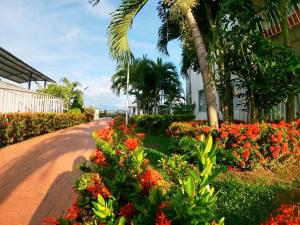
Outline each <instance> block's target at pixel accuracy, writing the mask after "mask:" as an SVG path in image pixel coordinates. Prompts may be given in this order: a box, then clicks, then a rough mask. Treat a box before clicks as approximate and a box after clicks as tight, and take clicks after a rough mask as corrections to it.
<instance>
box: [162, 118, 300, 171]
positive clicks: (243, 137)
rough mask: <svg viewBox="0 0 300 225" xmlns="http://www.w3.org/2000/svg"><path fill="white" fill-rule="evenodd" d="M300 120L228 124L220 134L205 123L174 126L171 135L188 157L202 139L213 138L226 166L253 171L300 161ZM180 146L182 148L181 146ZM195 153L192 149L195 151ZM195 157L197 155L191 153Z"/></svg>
mask: <svg viewBox="0 0 300 225" xmlns="http://www.w3.org/2000/svg"><path fill="white" fill-rule="evenodd" d="M299 124H300V120H299V119H298V120H296V121H295V122H293V123H285V122H283V121H282V122H280V123H256V124H242V123H240V124H226V123H223V124H221V126H220V129H219V130H216V129H215V128H213V127H208V126H206V125H203V124H202V123H195V122H192V123H188V122H184V123H180V122H177V123H173V124H171V126H170V127H169V129H168V131H167V133H168V134H169V135H170V136H172V137H173V138H174V139H175V140H177V141H175V143H176V144H177V145H176V147H177V151H179V152H182V153H186V149H185V148H186V147H187V144H184V145H183V147H180V143H181V142H186V140H187V137H189V138H190V139H189V141H188V142H189V145H192V143H193V142H196V140H197V139H198V140H199V139H200V138H201V136H202V135H204V136H208V135H212V136H213V138H214V140H215V141H216V142H217V143H218V144H219V145H218V156H219V157H218V160H219V161H220V163H222V164H228V165H232V166H235V167H238V168H242V169H252V168H254V167H255V166H257V165H258V164H261V165H263V166H267V165H268V164H269V163H270V162H272V161H274V160H275V161H282V160H285V159H287V158H290V157H295V158H299V157H300V147H299V144H300V128H299ZM178 143H179V144H178ZM191 151H193V150H192V148H191ZM190 154H191V155H193V154H195V153H193V152H190Z"/></svg>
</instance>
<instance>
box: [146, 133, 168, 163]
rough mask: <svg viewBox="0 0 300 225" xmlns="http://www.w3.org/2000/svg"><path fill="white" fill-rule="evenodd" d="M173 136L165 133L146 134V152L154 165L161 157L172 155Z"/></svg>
mask: <svg viewBox="0 0 300 225" xmlns="http://www.w3.org/2000/svg"><path fill="white" fill-rule="evenodd" d="M170 143H171V138H170V137H168V136H167V135H165V134H146V137H145V139H144V147H145V152H146V153H147V158H148V159H149V160H150V163H151V165H152V166H153V167H156V165H157V161H158V160H159V159H160V158H163V157H166V156H167V155H170V151H169V146H170Z"/></svg>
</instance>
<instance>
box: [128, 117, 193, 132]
mask: <svg viewBox="0 0 300 225" xmlns="http://www.w3.org/2000/svg"><path fill="white" fill-rule="evenodd" d="M194 118H195V116H194V115H145V114H144V115H136V116H133V117H132V121H133V122H134V123H135V124H136V125H137V127H139V128H141V129H142V130H144V131H147V132H153V133H155V132H163V131H164V130H165V129H167V128H168V127H169V126H170V124H171V123H172V122H176V121H191V120H193V119H194Z"/></svg>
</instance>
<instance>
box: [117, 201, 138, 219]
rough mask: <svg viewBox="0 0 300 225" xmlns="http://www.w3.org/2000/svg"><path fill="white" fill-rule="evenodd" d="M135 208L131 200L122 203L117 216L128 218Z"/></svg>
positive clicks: (132, 214)
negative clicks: (124, 203)
mask: <svg viewBox="0 0 300 225" xmlns="http://www.w3.org/2000/svg"><path fill="white" fill-rule="evenodd" d="M135 213H136V210H135V208H134V206H133V204H132V203H131V202H128V203H127V204H126V205H124V206H123V207H122V208H121V209H120V212H119V216H124V217H125V218H126V219H130V218H132V217H133V216H134V214H135Z"/></svg>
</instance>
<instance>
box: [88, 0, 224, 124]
mask: <svg viewBox="0 0 300 225" xmlns="http://www.w3.org/2000/svg"><path fill="white" fill-rule="evenodd" d="M90 2H92V3H94V4H97V3H99V2H100V0H90ZM147 2H148V0H122V3H121V5H120V6H119V8H118V9H117V10H116V11H115V12H114V13H113V14H112V20H111V23H110V25H109V28H108V40H109V42H108V43H109V49H110V53H111V55H112V57H113V58H114V59H116V60H124V59H129V58H130V56H131V55H132V53H131V50H130V48H129V44H128V31H129V29H130V28H131V25H132V23H133V19H134V18H135V16H136V15H137V14H138V13H139V12H140V10H141V9H142V8H143V6H144V5H145V4H146V3H147ZM198 3H199V0H190V1H186V0H176V1H171V0H170V1H169V0H166V1H164V5H165V6H166V8H170V15H171V18H172V20H174V21H175V20H178V21H180V24H181V26H180V28H181V29H180V30H181V32H182V33H184V32H186V27H188V30H189V31H190V33H191V36H192V39H193V43H194V45H195V49H196V53H197V59H198V63H199V66H200V70H201V74H202V78H203V82H204V90H205V94H206V103H207V115H208V119H209V121H210V124H211V125H215V126H218V112H217V104H216V93H215V91H216V87H215V83H214V79H213V76H212V73H211V71H210V70H209V66H208V60H207V49H206V47H205V44H204V41H203V36H202V33H201V32H200V30H199V27H198V24H197V22H196V20H195V17H194V14H193V10H194V8H195V7H196V5H197V4H198Z"/></svg>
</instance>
